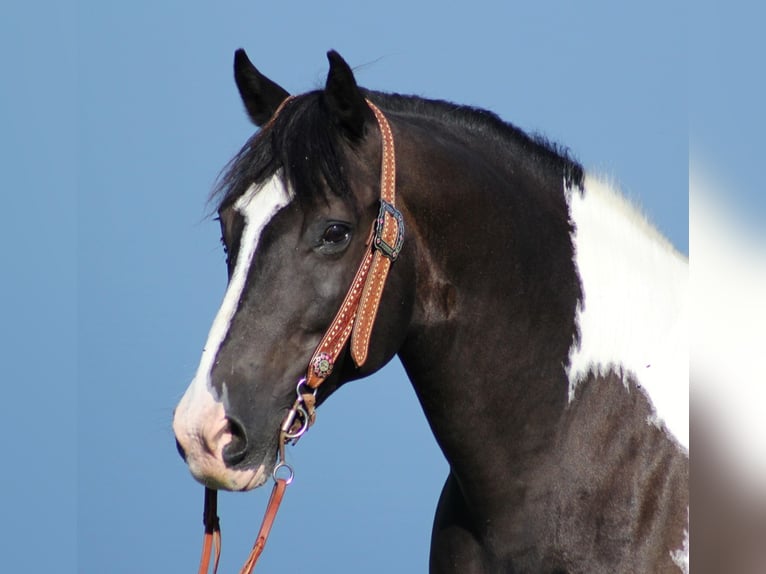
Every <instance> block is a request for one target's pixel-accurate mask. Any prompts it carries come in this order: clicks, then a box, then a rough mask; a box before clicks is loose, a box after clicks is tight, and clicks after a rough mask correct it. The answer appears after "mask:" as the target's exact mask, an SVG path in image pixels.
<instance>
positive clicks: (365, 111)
mask: <svg viewBox="0 0 766 574" xmlns="http://www.w3.org/2000/svg"><path fill="white" fill-rule="evenodd" d="M327 59H328V60H329V61H330V71H329V72H328V74H327V83H326V84H325V88H324V101H325V104H326V105H327V108H328V109H329V110H330V112H331V113H332V115H333V116H334V117H335V119H336V121H337V122H338V124H339V125H340V126H341V127H342V128H343V129H344V130H345V131H346V133H347V134H348V135H349V136H351V138H352V139H361V138H362V136H364V124H365V121H367V120H368V119H371V118H372V111H371V110H370V108H369V107H368V106H367V102H366V101H365V99H364V96H363V95H362V92H361V90H360V89H359V86H357V85H356V80H355V79H354V73H353V72H352V71H351V68H350V67H349V65H348V64H347V63H346V61H345V60H344V59H343V58H341V57H340V54H338V52H336V51H335V50H331V51H329V52H327Z"/></svg>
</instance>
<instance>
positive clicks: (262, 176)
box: [211, 90, 584, 209]
mask: <svg viewBox="0 0 766 574" xmlns="http://www.w3.org/2000/svg"><path fill="white" fill-rule="evenodd" d="M364 94H365V96H366V97H368V98H369V99H370V100H372V101H373V102H374V103H375V104H376V105H378V106H379V107H380V108H381V109H382V110H383V111H384V112H389V113H393V114H397V115H402V116H410V117H418V118H426V119H428V120H432V121H437V122H440V123H442V124H445V125H448V126H454V127H456V128H458V129H461V130H465V131H467V132H470V133H471V134H473V135H476V136H480V137H482V138H483V139H485V140H486V141H487V142H488V143H490V144H491V145H495V146H499V147H501V148H502V149H503V150H504V153H506V154H522V155H523V156H524V157H525V159H526V160H527V161H528V162H529V163H530V164H531V165H532V166H533V167H534V168H535V169H538V170H540V171H541V172H542V173H545V174H548V175H550V174H551V173H552V174H554V175H555V176H556V177H560V178H561V179H562V181H564V182H565V183H566V184H567V185H569V186H572V187H578V188H582V182H583V177H584V172H583V168H582V166H581V165H580V164H579V163H578V162H577V161H575V160H574V159H572V157H571V156H570V154H569V152H568V150H567V149H566V148H564V147H561V146H558V145H556V144H554V143H551V142H550V141H548V140H546V139H545V138H544V137H542V136H539V135H533V136H530V135H528V134H527V133H525V132H524V131H523V130H521V129H520V128H518V127H516V126H514V125H513V124H510V123H507V122H504V121H503V120H501V119H500V117H499V116H497V115H496V114H494V113H493V112H490V111H487V110H483V109H480V108H474V107H471V106H465V105H459V104H454V103H450V102H446V101H442V100H429V99H424V98H419V97H416V96H403V95H399V94H386V93H382V92H373V91H366V90H365V91H364ZM343 145H345V142H344V140H343V137H342V135H341V134H340V132H339V130H338V128H337V127H336V125H335V123H334V122H333V120H332V119H331V117H330V115H329V113H328V112H327V110H326V109H325V107H324V105H323V103H322V92H321V91H315V92H310V93H308V94H305V95H303V96H300V97H298V98H295V99H293V100H291V101H290V102H288V104H287V105H286V106H285V108H284V109H283V110H282V111H281V112H280V113H279V115H278V116H277V118H276V119H275V120H274V122H273V123H272V124H271V125H269V126H267V127H265V128H264V129H262V130H260V131H258V132H256V133H255V134H254V135H253V136H252V137H251V138H250V139H249V140H248V141H247V143H246V144H245V145H244V147H243V148H242V149H241V150H240V151H239V153H237V155H236V156H234V158H233V159H232V160H231V161H230V162H229V163H228V164H227V165H226V167H225V168H224V170H223V171H222V173H221V176H220V177H219V180H218V183H217V185H216V187H215V189H214V190H213V194H212V195H211V202H214V205H215V208H216V209H221V208H222V207H224V206H226V205H228V204H230V203H231V202H232V201H235V200H236V199H237V198H238V197H240V196H241V195H242V194H244V193H245V191H247V189H248V188H249V187H250V186H251V185H253V184H254V183H255V184H257V183H261V182H263V181H265V180H266V179H267V178H269V177H271V176H273V175H274V174H275V173H276V172H277V171H278V170H279V169H280V168H281V169H283V172H284V173H283V176H284V177H285V181H286V182H287V183H288V185H289V186H290V187H291V189H292V191H293V192H294V193H295V194H296V197H297V198H298V199H299V200H300V201H306V200H311V199H313V198H315V197H316V196H317V195H318V194H321V193H323V191H322V190H324V189H327V188H329V189H330V190H332V192H333V193H336V194H338V195H341V196H346V195H349V189H348V182H347V180H346V177H345V176H344V172H345V167H346V166H345V164H344V154H343V150H342V147H343Z"/></svg>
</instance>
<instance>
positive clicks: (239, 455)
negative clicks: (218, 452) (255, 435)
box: [222, 417, 247, 466]
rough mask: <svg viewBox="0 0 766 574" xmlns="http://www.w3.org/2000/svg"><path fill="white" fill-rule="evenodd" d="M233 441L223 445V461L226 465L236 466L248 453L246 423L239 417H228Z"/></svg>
mask: <svg viewBox="0 0 766 574" xmlns="http://www.w3.org/2000/svg"><path fill="white" fill-rule="evenodd" d="M227 420H228V422H229V433H230V434H231V442H229V444H227V445H226V446H224V447H223V453H222V454H223V462H224V464H226V466H235V465H237V464H239V463H240V462H242V461H243V460H244V459H245V454H247V433H246V432H245V427H244V425H243V424H242V423H241V422H239V421H238V420H237V419H235V418H232V417H227Z"/></svg>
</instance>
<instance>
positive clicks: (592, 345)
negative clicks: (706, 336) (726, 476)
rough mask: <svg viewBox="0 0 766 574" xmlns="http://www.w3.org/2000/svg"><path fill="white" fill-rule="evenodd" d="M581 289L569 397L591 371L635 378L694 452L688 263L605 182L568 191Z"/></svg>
mask: <svg viewBox="0 0 766 574" xmlns="http://www.w3.org/2000/svg"><path fill="white" fill-rule="evenodd" d="M568 199H569V207H570V213H571V217H572V221H573V222H574V224H575V226H576V230H575V233H574V237H573V240H574V246H575V262H576V264H577V269H578V272H579V274H580V280H581V282H582V288H583V292H584V295H583V301H582V304H581V305H579V306H578V310H577V323H578V326H579V328H580V336H581V341H580V345H579V346H576V345H575V346H573V347H572V349H571V350H570V354H569V360H570V364H569V370H568V375H569V400H570V401H572V400H574V391H575V388H576V386H577V384H578V383H579V382H580V381H582V380H583V379H584V378H585V377H586V376H587V375H588V373H589V372H590V371H593V372H596V373H604V372H606V371H607V370H609V369H614V370H616V371H617V372H619V373H621V374H622V376H623V380H625V377H626V376H627V375H628V374H629V373H632V374H633V375H635V377H636V380H637V381H638V384H639V385H640V386H641V388H642V389H644V391H645V392H646V394H647V395H648V397H649V399H650V400H651V401H652V404H653V405H654V409H655V414H656V419H655V420H651V421H648V422H651V423H654V424H661V423H664V424H665V425H666V428H667V429H668V430H669V431H670V433H672V435H673V436H674V437H675V439H676V440H677V441H678V442H679V443H680V444H681V445H682V446H683V447H684V448H685V449H687V450H688V448H689V343H688V315H687V312H688V300H687V291H688V282H689V277H688V275H689V271H688V261H687V259H686V258H685V257H683V256H682V255H680V254H679V253H678V252H677V251H676V250H675V249H674V248H673V246H672V245H671V244H670V243H669V242H668V241H667V240H666V239H665V238H664V237H663V236H662V235H660V233H659V232H658V231H657V230H656V229H655V228H654V227H652V226H651V224H649V222H648V221H647V220H646V219H645V218H644V217H643V216H642V215H641V214H640V213H639V212H638V210H637V209H636V208H635V207H634V206H633V205H631V204H630V203H629V202H628V201H627V199H625V198H624V197H623V196H622V195H620V194H619V193H618V192H617V191H615V190H614V189H613V188H612V187H611V186H610V185H608V184H607V183H606V182H604V181H602V180H599V179H595V178H593V177H591V176H587V177H586V179H585V192H584V193H580V192H579V191H578V190H568Z"/></svg>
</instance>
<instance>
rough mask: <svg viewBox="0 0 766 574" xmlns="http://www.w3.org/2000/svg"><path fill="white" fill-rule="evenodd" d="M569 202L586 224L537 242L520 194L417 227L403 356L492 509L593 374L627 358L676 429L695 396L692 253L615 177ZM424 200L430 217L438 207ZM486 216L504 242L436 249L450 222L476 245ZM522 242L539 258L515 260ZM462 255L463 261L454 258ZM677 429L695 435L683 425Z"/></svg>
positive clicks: (439, 428) (552, 445)
mask: <svg viewBox="0 0 766 574" xmlns="http://www.w3.org/2000/svg"><path fill="white" fill-rule="evenodd" d="M456 177H457V176H456ZM568 199H569V207H570V209H571V217H572V220H573V222H574V224H575V225H576V226H577V231H576V233H575V234H574V235H573V236H572V235H570V233H569V230H568V222H567V229H566V230H564V231H562V226H563V224H562V222H561V221H558V222H556V223H553V224H552V228H551V229H547V228H546V229H540V230H539V233H540V235H539V238H537V243H538V244H536V243H535V238H534V237H532V235H531V233H530V228H529V227H527V228H526V230H525V229H523V227H524V226H525V225H527V226H528V225H529V222H528V221H526V222H522V221H520V220H518V219H514V218H516V217H519V215H518V212H520V211H521V212H523V216H524V217H528V216H529V214H530V213H533V215H534V217H533V219H534V221H535V225H540V224H541V221H542V219H541V218H540V216H541V215H542V214H543V212H539V213H536V214H535V213H534V210H531V211H530V210H528V209H526V207H527V206H525V209H519V204H516V205H513V204H512V202H510V204H511V205H510V208H508V207H507V206H506V205H505V204H504V202H497V204H496V205H494V206H492V210H491V211H492V212H490V210H486V209H485V210H486V213H481V204H482V201H481V200H478V201H476V202H474V203H473V204H472V205H471V208H472V210H473V211H478V213H471V214H470V215H467V214H465V213H463V214H461V215H460V216H458V217H456V218H455V217H453V218H452V220H451V221H449V222H444V221H437V220H433V221H432V222H431V223H430V225H431V226H433V227H432V228H430V229H428V228H427V226H428V225H429V223H425V224H424V223H422V222H418V224H417V226H416V229H414V230H413V231H414V234H415V235H416V241H418V242H419V250H418V261H417V263H416V264H417V267H418V270H419V271H418V282H419V286H418V292H419V293H420V294H421V299H420V300H419V302H418V304H417V305H416V312H415V322H414V325H413V329H412V332H411V333H410V336H409V337H408V338H407V340H406V342H405V344H404V346H403V348H402V349H401V351H400V356H401V359H402V362H403V364H404V366H405V368H406V369H407V371H408V374H409V375H410V378H411V380H412V382H413V386H414V387H415V390H416V392H417V393H418V396H419V398H420V401H421V404H422V405H423V409H424V411H425V413H426V416H427V417H428V420H429V423H430V424H431V427H432V429H433V431H434V435H435V437H436V439H437V441H438V442H439V444H440V446H441V447H442V449H443V451H444V453H445V455H446V457H447V459H448V461H449V463H450V465H451V468H452V471H453V473H455V474H456V476H457V477H458V479H459V480H461V486H462V487H463V488H464V490H465V491H466V496H469V497H470V496H472V494H471V492H473V495H475V496H476V497H477V498H481V497H483V496H484V493H486V494H487V497H486V498H485V499H484V500H483V501H482V500H474V501H473V504H472V506H473V507H474V508H475V509H478V508H480V507H481V506H482V505H484V506H485V507H486V508H487V512H489V513H491V512H492V510H491V505H492V503H493V495H495V494H497V490H498V489H499V490H503V489H507V488H513V487H512V484H513V482H512V481H509V477H510V475H511V474H512V475H513V476H514V478H515V477H520V481H519V482H518V484H521V483H523V482H524V479H525V478H529V477H532V476H536V475H539V469H540V467H541V466H542V465H545V464H549V461H550V460H551V459H550V456H551V454H552V453H554V451H555V449H556V448H557V446H556V441H557V439H558V433H559V431H560V428H559V427H560V425H559V422H558V421H560V420H561V421H563V420H564V417H565V413H566V411H567V403H568V401H570V400H571V397H572V396H573V393H572V390H573V388H574V386H575V384H576V383H577V382H578V381H579V380H580V378H581V377H582V376H583V375H585V374H587V373H588V372H589V371H590V370H591V369H593V370H596V371H598V370H599V369H601V368H604V369H605V368H606V367H607V366H609V365H613V366H615V365H621V366H622V371H621V372H622V373H623V375H627V374H628V373H629V372H632V373H633V374H635V375H636V377H637V379H638V381H639V382H640V383H641V384H646V385H649V387H650V388H649V389H648V390H649V391H650V394H651V395H652V396H651V398H652V400H654V401H658V402H659V404H658V405H657V409H658V410H657V414H658V415H659V417H661V418H663V419H664V420H666V422H668V424H669V425H670V424H671V422H673V421H671V419H672V416H675V415H676V413H677V412H678V411H676V410H675V409H676V408H677V406H678V405H677V403H678V401H679V398H680V395H679V393H680V394H684V393H685V392H686V388H685V387H684V386H683V381H686V380H687V378H686V377H685V376H684V374H683V373H681V372H680V371H682V370H683V369H685V368H686V361H685V357H686V354H685V353H684V352H683V346H684V345H685V335H686V334H685V324H683V321H682V317H681V316H682V315H683V313H684V311H685V308H684V303H683V294H684V290H685V272H686V264H685V261H684V260H683V258H682V257H680V256H679V255H678V254H677V253H676V252H675V251H674V250H673V249H672V247H670V246H669V244H668V243H667V242H666V241H665V240H663V239H662V238H661V236H660V235H659V234H658V233H657V232H656V231H654V230H653V229H652V228H651V227H650V226H649V225H648V224H647V223H646V222H645V221H644V220H643V219H642V218H641V217H640V216H638V215H637V213H636V212H635V210H633V209H632V208H629V207H628V205H627V203H626V202H625V201H624V199H622V198H620V197H619V196H618V195H616V194H615V193H614V192H612V191H611V190H609V189H607V188H606V187H605V186H603V184H601V183H599V182H595V181H593V180H590V179H588V180H586V191H585V192H584V193H583V194H580V192H579V191H576V192H572V194H571V196H570V197H569V198H568ZM439 201H442V202H445V203H446V202H449V201H450V198H449V197H446V196H440V197H439ZM463 201H465V200H463ZM563 201H564V197H563V196H562V202H563ZM490 205H491V204H490ZM418 209H420V210H421V213H427V212H428V209H429V207H428V206H424V205H421V206H420V207H419V208H418V207H416V208H415V210H416V211H417V210H418ZM530 209H531V208H530ZM556 209H557V208H556V207H554V208H553V211H554V212H555V211H556ZM431 210H432V211H433V208H431ZM504 210H507V211H506V212H504ZM514 211H515V212H516V213H513V212H514ZM414 216H415V217H416V218H417V214H414ZM430 218H432V214H429V217H427V218H425V219H426V220H427V219H430ZM477 220H485V221H486V222H487V223H486V225H487V226H491V227H488V228H490V229H493V230H495V231H493V236H492V240H493V241H492V245H484V246H480V247H477V246H475V245H473V246H471V245H468V246H466V247H463V244H464V243H466V238H461V239H459V240H455V241H453V242H451V243H450V241H447V242H446V243H443V244H442V245H441V246H440V249H441V250H442V251H439V250H438V249H431V247H433V243H434V241H433V238H434V237H438V236H439V235H440V233H441V234H442V235H443V232H444V230H446V229H448V228H449V226H448V224H450V225H452V226H456V227H455V229H456V231H455V233H458V230H459V231H460V232H461V233H462V232H465V233H467V242H468V243H470V241H471V240H475V237H474V236H473V235H472V229H471V227H472V226H474V228H475V226H476V225H478V224H476V223H475V222H476V221H477ZM498 222H504V225H498V224H497V223H498ZM466 228H467V229H466ZM473 231H475V229H473ZM426 236H428V238H429V240H431V243H432V244H431V245H430V246H428V248H426V246H425V245H424V242H425V239H424V238H425V237H426ZM551 237H555V238H556V239H553V240H552V239H551ZM551 241H552V242H551ZM519 242H522V243H523V242H526V243H525V244H522V245H519ZM540 242H543V244H544V247H543V248H542V249H541V247H540V245H539V243H540ZM509 246H513V247H512V248H508V247H509ZM519 247H520V248H521V251H525V250H527V249H528V250H529V251H530V252H531V253H533V255H532V256H531V258H530V260H529V261H519V260H515V261H514V260H511V259H512V258H511V257H510V255H509V254H510V252H511V251H513V252H514V253H515V254H516V255H517V256H518V254H519V253H520V250H519ZM573 248H574V249H576V264H577V265H578V266H580V267H581V268H579V269H578V268H576V267H575V265H574V264H573V263H572V258H573V255H575V251H573ZM567 249H568V251H567ZM525 255H526V253H525ZM455 260H456V261H458V262H459V264H458V265H455V264H451V263H450V261H455ZM477 261H478V263H477ZM552 262H553V263H555V265H554V266H551V265H552ZM541 266H542V270H540V269H538V267H541ZM461 269H463V270H467V271H463V272H461ZM581 285H582V289H583V291H584V296H582V297H581V293H580V286H581ZM560 293H564V294H565V295H561V294H560ZM424 294H425V295H424ZM570 302H571V305H570ZM583 304H584V306H583ZM577 327H579V330H580V334H581V337H580V345H579V346H578V345H577ZM668 340H670V343H671V344H670V346H667V342H668ZM679 352H680V353H682V354H681V355H675V353H679ZM570 360H571V366H569V367H568V368H567V366H568V364H569V361H570ZM672 377H682V380H681V383H682V384H681V385H680V387H679V381H678V380H673V381H672V383H673V384H669V381H670V379H671V378H672ZM663 384H665V385H666V386H665V387H663V386H662V385H663ZM568 391H569V392H568ZM655 394H657V396H658V397H659V398H658V399H655V396H654V395H655ZM682 402H683V403H684V404H686V399H685V395H684V400H683V401H682ZM681 410H683V407H682V409H681ZM671 411H673V412H671ZM687 413H688V408H687ZM671 415H672V416H671ZM686 416H687V419H686V420H687V421H688V414H687V415H686ZM676 418H677V419H678V420H677V421H676V422H674V423H673V425H674V427H683V413H682V412H681V413H680V415H678V416H676ZM687 426H688V425H687ZM671 430H673V432H674V433H676V432H677V433H678V434H681V437H680V438H679V442H681V443H682V444H683V433H682V431H681V430H678V431H676V429H675V428H673V429H671ZM678 434H677V436H678ZM554 456H555V455H554ZM499 496H510V497H513V496H514V494H513V493H508V492H506V493H505V494H500V495H499ZM496 500H497V498H495V501H496Z"/></svg>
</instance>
